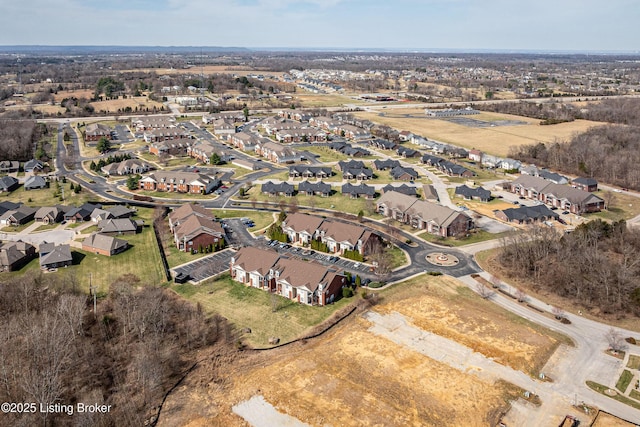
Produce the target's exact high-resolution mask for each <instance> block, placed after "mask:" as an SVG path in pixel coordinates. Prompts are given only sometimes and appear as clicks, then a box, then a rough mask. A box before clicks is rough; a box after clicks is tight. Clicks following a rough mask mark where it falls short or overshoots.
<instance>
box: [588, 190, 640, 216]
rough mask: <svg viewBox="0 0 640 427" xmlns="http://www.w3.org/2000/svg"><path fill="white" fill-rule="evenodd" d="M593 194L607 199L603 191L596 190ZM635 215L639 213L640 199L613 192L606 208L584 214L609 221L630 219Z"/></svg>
mask: <svg viewBox="0 0 640 427" xmlns="http://www.w3.org/2000/svg"><path fill="white" fill-rule="evenodd" d="M594 194H596V195H597V196H598V197H601V198H603V199H604V200H605V201H606V200H607V195H606V194H605V192H604V191H596V192H595V193H594ZM637 215H640V199H638V198H637V197H633V196H630V195H628V194H625V193H613V200H612V201H611V206H610V207H609V209H608V210H604V211H602V212H597V213H592V214H586V215H585V217H586V218H589V219H593V218H601V219H606V220H609V221H619V220H621V219H625V220H626V219H631V218H633V217H635V216H637Z"/></svg>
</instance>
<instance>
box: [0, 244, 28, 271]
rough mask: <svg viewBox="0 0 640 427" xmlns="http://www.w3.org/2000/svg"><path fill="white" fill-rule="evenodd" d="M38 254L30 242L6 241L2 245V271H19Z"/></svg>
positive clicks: (0, 267) (0, 249) (0, 264)
mask: <svg viewBox="0 0 640 427" xmlns="http://www.w3.org/2000/svg"><path fill="white" fill-rule="evenodd" d="M35 256H36V248H35V246H33V245H32V244H30V243H26V242H23V241H22V240H18V241H16V242H5V243H3V244H2V245H1V246H0V271H17V270H20V269H21V268H22V267H23V266H24V265H26V264H27V263H29V261H31V260H32V259H33V258H35Z"/></svg>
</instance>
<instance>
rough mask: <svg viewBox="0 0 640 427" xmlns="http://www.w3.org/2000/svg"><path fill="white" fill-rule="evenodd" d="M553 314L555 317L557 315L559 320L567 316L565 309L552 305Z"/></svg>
mask: <svg viewBox="0 0 640 427" xmlns="http://www.w3.org/2000/svg"><path fill="white" fill-rule="evenodd" d="M551 314H553V317H555V318H556V319H557V320H562V319H564V318H566V317H567V315H566V313H565V312H564V310H563V309H561V308H560V307H552V308H551Z"/></svg>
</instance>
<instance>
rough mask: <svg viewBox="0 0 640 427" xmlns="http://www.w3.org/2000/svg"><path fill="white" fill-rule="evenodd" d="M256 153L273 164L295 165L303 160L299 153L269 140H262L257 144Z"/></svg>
mask: <svg viewBox="0 0 640 427" xmlns="http://www.w3.org/2000/svg"><path fill="white" fill-rule="evenodd" d="M255 152H256V153H257V154H258V155H259V156H261V157H264V158H266V159H268V160H269V161H271V162H273V163H280V164H282V163H294V162H299V161H300V160H302V155H301V154H300V153H299V152H298V151H296V150H294V149H292V148H290V147H285V146H284V145H281V144H278V143H276V142H273V141H269V140H266V141H264V140H260V142H258V144H256V148H255Z"/></svg>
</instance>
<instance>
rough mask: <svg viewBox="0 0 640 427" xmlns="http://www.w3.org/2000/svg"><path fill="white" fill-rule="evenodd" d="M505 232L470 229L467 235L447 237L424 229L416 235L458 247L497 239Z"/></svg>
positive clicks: (444, 244)
mask: <svg viewBox="0 0 640 427" xmlns="http://www.w3.org/2000/svg"><path fill="white" fill-rule="evenodd" d="M507 233H508V232H505V233H497V234H493V233H489V232H488V231H484V230H472V231H471V232H470V233H469V237H461V238H454V237H447V238H442V237H440V236H436V235H434V234H431V233H427V232H426V231H425V232H424V233H420V234H418V237H420V238H421V239H424V240H426V241H427V242H431V243H437V244H439V245H443V246H454V247H458V246H464V245H470V244H472V243H479V242H485V241H487V240H493V239H499V238H501V237H503V236H505V235H506V234H507Z"/></svg>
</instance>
